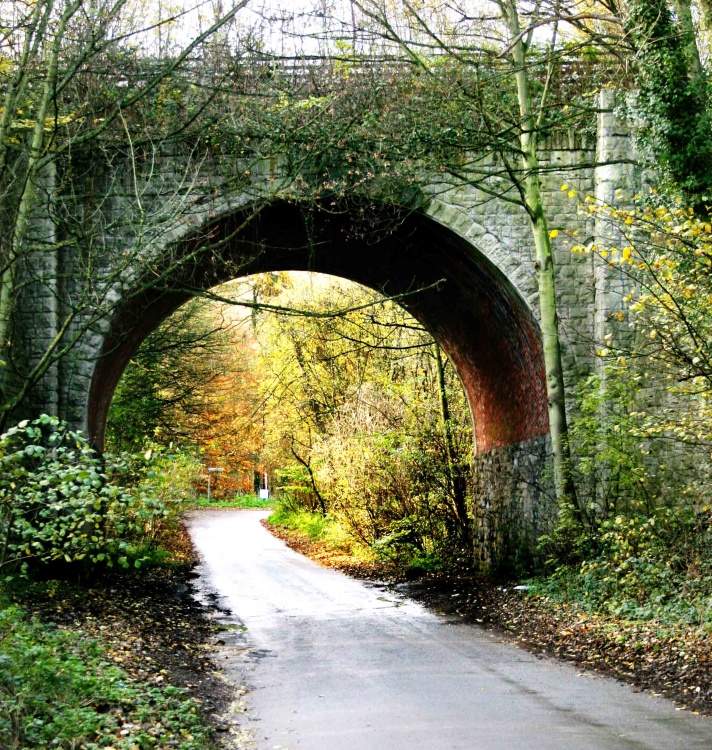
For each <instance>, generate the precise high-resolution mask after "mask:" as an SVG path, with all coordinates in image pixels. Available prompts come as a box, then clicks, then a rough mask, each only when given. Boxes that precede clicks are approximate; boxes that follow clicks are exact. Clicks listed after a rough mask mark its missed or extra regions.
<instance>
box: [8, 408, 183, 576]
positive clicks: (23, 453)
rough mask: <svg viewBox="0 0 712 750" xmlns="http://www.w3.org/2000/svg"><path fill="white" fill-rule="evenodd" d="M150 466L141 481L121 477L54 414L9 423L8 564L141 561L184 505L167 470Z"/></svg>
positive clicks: (15, 567)
mask: <svg viewBox="0 0 712 750" xmlns="http://www.w3.org/2000/svg"><path fill="white" fill-rule="evenodd" d="M105 460H106V463H107V466H108V471H109V473H111V472H112V471H113V468H114V464H113V463H112V461H111V459H110V457H109V458H108V460H107V457H105ZM126 464H127V459H126V458H125V457H124V458H121V459H120V460H119V461H118V466H119V467H120V468H121V469H124V467H125V465H126ZM142 465H143V468H144V470H145V463H143V459H142ZM117 473H118V472H117ZM148 473H149V474H150V475H151V477H149V483H146V482H145V478H144V479H143V480H141V477H140V473H139V475H138V476H137V475H134V476H133V477H131V479H132V480H133V481H134V483H139V482H140V481H143V483H142V484H139V486H138V488H136V487H135V486H132V485H131V484H124V485H119V484H116V483H114V482H113V481H112V480H111V479H110V476H109V474H107V473H106V472H105V471H104V466H103V462H102V459H101V458H100V457H99V456H98V455H97V454H95V453H94V452H93V451H92V450H91V448H90V447H89V445H88V443H87V442H86V439H85V438H84V437H83V436H82V435H80V434H78V433H74V432H71V431H69V430H68V429H67V427H66V425H65V424H62V423H60V422H59V420H57V419H56V418H54V417H48V416H46V415H44V416H42V417H40V418H39V419H37V420H34V421H33V422H28V421H24V422H21V423H20V424H19V425H17V427H14V428H12V429H10V430H8V431H7V432H6V433H5V434H4V435H2V436H0V569H2V568H6V569H10V570H19V569H21V565H22V564H24V563H27V562H28V561H34V562H40V563H52V562H55V561H63V562H66V563H75V562H83V563H85V564H86V563H89V564H102V565H107V566H109V567H111V566H113V565H120V566H122V567H128V566H129V565H135V566H136V567H139V566H140V565H141V560H142V558H144V557H145V556H146V554H147V552H148V550H149V548H150V547H151V545H153V544H155V543H156V540H157V535H158V533H159V531H160V529H161V528H162V527H163V526H164V525H165V524H166V523H167V522H168V520H169V519H170V518H171V517H172V516H174V515H175V509H176V505H175V503H173V504H172V505H170V506H169V505H168V504H167V502H168V501H169V498H168V497H167V495H166V488H163V489H161V486H160V485H161V483H165V481H166V480H165V478H164V477H163V475H162V473H161V472H160V471H156V470H155V469H151V470H150V471H149V472H148ZM155 491H158V492H162V493H163V494H164V499H159V497H157V496H156V495H155ZM136 563H138V565H136Z"/></svg>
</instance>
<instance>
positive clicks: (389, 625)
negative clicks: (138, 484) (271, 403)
mask: <svg viewBox="0 0 712 750" xmlns="http://www.w3.org/2000/svg"><path fill="white" fill-rule="evenodd" d="M266 515H267V513H264V512H259V511H202V512H196V513H194V514H192V515H191V517H190V519H189V527H190V533H191V536H192V537H193V540H194V542H195V544H196V547H197V548H198V550H199V552H200V554H201V556H202V559H203V563H202V565H201V586H202V589H203V590H204V591H206V592H207V591H210V590H213V591H215V592H217V593H218V595H219V597H220V602H221V604H222V605H224V606H225V607H227V608H229V609H230V610H231V612H232V613H233V618H239V620H240V621H242V623H244V625H245V626H246V631H245V632H244V633H243V632H241V631H240V630H238V629H236V630H234V631H233V632H232V635H228V636H226V637H225V640H226V641H227V646H226V651H225V653H226V654H228V657H227V659H226V660H225V662H224V664H225V667H226V671H227V672H228V673H229V674H231V676H232V677H233V678H234V679H235V680H237V681H238V682H242V683H243V684H246V685H247V686H248V688H249V690H250V694H249V696H248V703H249V704H250V706H251V708H252V710H253V713H254V716H253V718H252V720H251V721H250V722H249V723H250V726H251V727H252V729H253V730H254V737H255V741H256V746H257V747H258V748H260V750H297V749H299V750H406V749H407V750H460V749H462V750H465V749H466V750H512V749H513V748H523V749H525V750H614V749H615V750H697V748H699V749H700V750H701V749H703V748H704V750H711V749H712V720H711V719H706V718H703V717H698V716H694V715H692V714H690V713H687V712H684V711H678V710H676V709H675V707H674V705H673V704H671V703H669V702H667V701H666V700H664V699H662V698H655V697H653V696H650V695H648V694H645V693H635V692H633V689H632V688H631V687H629V686H626V685H622V684H619V683H617V682H616V681H614V680H611V679H608V678H604V677H599V676H596V675H591V674H589V673H586V674H583V675H582V674H580V673H579V671H578V670H577V669H576V668H575V667H574V666H572V665H569V664H564V663H559V662H557V661H555V660H553V659H539V658H537V657H535V656H533V655H531V654H529V653H527V652H525V651H523V650H521V649H520V648H518V647H517V646H516V645H514V644H512V643H510V642H507V641H506V639H504V638H502V637H501V636H498V635H496V634H493V633H490V632H488V631H486V630H483V629H480V628H477V627H475V626H472V625H467V624H464V623H461V622H459V621H456V620H453V619H450V618H446V617H439V616H437V615H435V614H432V613H430V612H428V611H427V610H425V609H424V608H423V607H422V606H421V605H419V604H417V603H415V602H411V601H409V600H407V599H402V598H400V597H399V596H397V595H395V594H393V593H391V592H389V591H387V590H385V589H383V588H382V587H379V586H374V585H369V584H364V583H363V582H360V581H356V580H353V579H350V578H348V577H346V576H344V575H342V574H341V573H338V572H336V571H333V570H328V569H325V568H322V567H320V566H319V565H317V564H316V563H313V562H312V561H310V560H308V559H306V558H305V557H303V556H302V555H299V554H297V553H295V552H293V551H291V550H290V549H288V548H287V547H286V546H285V545H284V544H283V543H282V542H281V541H279V540H278V539H275V538H274V537H273V536H272V535H271V534H269V533H268V532H267V531H265V530H264V529H263V528H262V526H261V525H260V523H259V521H260V519H262V518H265V517H266ZM233 621H234V622H238V620H236V619H233Z"/></svg>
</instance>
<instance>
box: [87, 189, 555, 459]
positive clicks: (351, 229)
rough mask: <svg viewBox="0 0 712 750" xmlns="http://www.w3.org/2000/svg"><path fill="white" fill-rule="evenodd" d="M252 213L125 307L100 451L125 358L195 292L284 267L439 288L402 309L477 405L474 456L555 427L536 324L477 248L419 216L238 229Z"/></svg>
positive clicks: (384, 285) (290, 215)
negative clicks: (379, 225)
mask: <svg viewBox="0 0 712 750" xmlns="http://www.w3.org/2000/svg"><path fill="white" fill-rule="evenodd" d="M244 220H245V215H244V214H241V213H234V214H232V215H231V216H229V217H226V218H222V219H221V220H219V221H216V222H215V223H214V224H212V225H211V226H209V227H207V229H206V231H205V232H203V233H202V234H201V237H203V238H205V237H209V238H210V242H211V243H213V245H216V244H217V245H218V246H219V247H220V250H219V252H205V253H195V254H191V253H190V251H191V250H194V249H195V248H196V247H197V246H199V244H200V240H198V239H196V238H193V239H188V240H186V241H185V242H184V243H183V244H182V245H180V246H179V247H178V252H183V253H185V255H186V256H187V255H191V257H193V258H194V259H193V260H192V261H191V263H190V264H186V266H185V268H184V269H183V270H182V271H181V273H180V274H179V275H178V277H177V278H175V277H174V278H172V279H171V281H170V284H167V285H166V286H165V287H164V288H162V289H155V288H154V289H150V290H149V291H147V292H144V293H142V294H137V295H135V296H131V297H129V298H128V299H127V301H126V302H125V303H124V304H123V306H122V307H121V309H120V311H119V313H118V314H117V315H116V317H115V319H114V321H113V323H112V327H111V330H110V332H109V334H108V336H107V337H106V339H105V341H104V345H103V349H102V354H101V357H100V358H99V359H98V360H97V362H96V366H95V370H94V375H93V379H92V385H91V390H90V396H89V403H88V414H87V423H88V428H89V433H90V436H91V439H92V440H93V441H94V444H95V445H96V446H97V447H98V448H101V447H102V446H103V440H104V430H105V426H106V418H107V413H108V410H109V405H110V403H111V399H112V397H113V393H114V389H115V388H116V386H117V384H118V382H119V379H120V377H121V374H122V373H123V370H124V368H125V367H126V365H127V363H128V361H129V360H130V358H131V357H132V356H133V354H134V353H135V351H136V350H137V349H138V347H139V346H140V344H141V342H142V341H143V340H144V339H145V337H146V336H147V335H148V334H149V333H150V332H151V331H152V330H153V329H154V328H155V327H156V326H157V325H158V324H159V323H160V322H161V321H162V320H164V319H165V318H166V317H167V316H168V315H170V314H171V313H172V312H174V311H175V310H176V309H177V308H178V307H179V306H180V305H181V304H183V303H184V302H185V301H187V300H188V299H189V298H190V296H191V291H192V290H196V289H207V288H210V287H212V286H215V285H217V284H219V283H223V282H225V281H229V280H231V279H234V278H236V277H239V276H247V275H250V274H254V273H261V272H265V271H279V270H284V271H315V272H319V273H327V274H331V275H334V276H341V277H344V278H346V279H349V280H351V281H355V282H357V283H359V284H363V285H364V286H368V287H371V288H373V289H376V290H378V291H380V292H383V293H384V294H386V295H397V294H403V293H405V292H409V291H411V290H413V289H419V288H423V287H431V288H429V289H427V291H423V292H419V293H417V294H414V295H412V296H409V297H407V298H406V300H405V301H404V307H405V308H406V309H407V310H408V311H409V312H410V313H411V314H412V315H413V316H414V317H415V318H416V319H417V320H419V321H420V322H421V323H422V324H423V325H424V326H426V327H427V328H428V329H429V330H430V331H431V333H432V335H433V336H434V337H435V338H436V339H437V341H438V342H439V343H440V345H441V346H442V348H443V350H444V351H445V352H447V354H448V355H449V356H450V358H451V360H452V362H453V364H454V365H455V367H456V369H457V371H458V373H459V375H460V378H461V379H462V382H463V385H464V387H465V390H466V392H467V395H468V398H469V402H470V406H471V409H472V414H473V418H474V424H475V440H476V448H477V452H478V453H483V452H486V451H489V450H492V449H495V448H500V447H504V446H507V445H511V444H514V443H519V442H522V441H525V440H528V439H530V438H533V437H537V436H540V435H544V434H546V433H547V432H548V416H547V405H546V404H547V402H546V387H545V379H544V368H543V359H542V352H541V338H540V334H539V329H538V326H537V324H536V321H535V320H534V319H533V317H532V315H531V311H530V310H529V308H528V307H527V305H526V304H525V303H524V301H523V300H522V299H521V297H520V296H519V295H518V294H517V293H516V290H515V289H514V287H513V285H512V284H511V283H510V282H509V281H508V280H507V279H506V278H505V276H504V275H503V274H502V273H501V272H500V271H499V270H498V269H497V268H495V266H494V265H493V264H492V263H491V262H489V261H488V260H487V259H486V258H485V256H484V255H483V254H481V253H480V252H479V251H478V250H477V248H476V247H473V245H472V244H471V243H469V242H468V241H466V240H463V239H462V238H461V237H459V236H458V235H457V234H455V233H454V232H452V231H451V230H449V229H447V228H445V227H443V226H442V225H440V224H438V223H436V222H435V221H433V220H432V219H429V218H427V217H425V216H423V215H422V214H418V213H412V214H409V215H407V216H405V217H401V218H400V219H399V220H398V221H397V222H395V221H393V222H392V223H391V227H390V229H389V230H388V231H381V232H380V234H376V232H375V230H373V231H370V230H369V231H365V232H364V231H357V228H355V226H354V224H353V217H352V215H351V214H350V213H349V212H348V211H344V212H340V213H336V214H334V213H329V212H327V211H319V210H314V211H310V212H308V213H305V212H304V211H303V210H301V209H300V208H299V207H298V206H295V205H293V204H287V203H281V202H280V203H276V204H273V205H272V206H270V207H268V208H266V209H263V210H262V211H261V212H260V213H259V215H258V216H257V217H256V218H253V219H252V221H250V222H249V223H248V225H247V227H246V228H245V229H240V230H239V231H237V230H238V228H239V227H240V226H241V225H242V223H243V222H244ZM361 221H362V220H361ZM361 227H362V229H363V225H362V224H361ZM233 235H234V236H233ZM440 280H442V283H440V284H438V285H437V286H436V287H435V286H433V285H434V284H435V283H436V282H439V281H440Z"/></svg>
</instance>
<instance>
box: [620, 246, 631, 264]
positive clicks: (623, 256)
mask: <svg viewBox="0 0 712 750" xmlns="http://www.w3.org/2000/svg"><path fill="white" fill-rule="evenodd" d="M632 254H633V248H632V247H631V246H630V245H628V247H624V248H623V252H622V253H621V260H623V261H625V262H627V261H629V260H630V256H631V255H632Z"/></svg>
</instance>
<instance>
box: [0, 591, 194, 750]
mask: <svg viewBox="0 0 712 750" xmlns="http://www.w3.org/2000/svg"><path fill="white" fill-rule="evenodd" d="M3 604H4V603H3V602H2V601H1V600H0V747H2V748H7V750H11V749H14V750H45V748H46V749H47V750H50V749H53V750H70V748H71V749H74V748H79V747H83V748H86V750H98V748H109V747H112V748H115V750H136V749H137V748H138V750H147V749H148V748H154V747H156V746H160V747H166V746H169V745H170V746H175V747H176V748H179V750H200V749H202V748H205V747H206V742H207V740H208V737H207V731H206V729H205V728H204V727H203V725H202V723H201V721H200V718H199V714H198V713H197V706H196V704H195V702H194V701H192V700H191V699H189V698H188V697H187V696H186V694H185V692H184V691H182V690H180V689H178V688H175V687H172V686H163V687H162V686H158V685H151V684H147V683H138V682H134V681H133V680H132V678H131V677H130V676H129V675H128V674H127V673H126V672H124V671H123V670H122V669H120V668H119V667H117V666H115V665H113V664H111V663H109V662H107V661H106V660H105V659H103V658H102V654H103V652H104V647H103V646H102V644H100V643H98V642H97V641H95V640H92V639H90V638H88V637H86V636H85V635H83V634H82V633H81V632H70V631H67V630H62V629H58V628H56V627H52V626H48V625H42V624H40V623H38V622H34V621H30V620H28V619H27V617H26V616H25V615H24V614H23V613H22V611H21V610H19V609H18V608H16V607H8V606H3Z"/></svg>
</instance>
